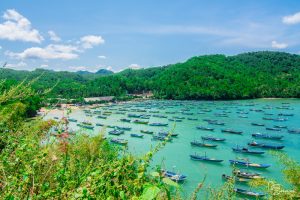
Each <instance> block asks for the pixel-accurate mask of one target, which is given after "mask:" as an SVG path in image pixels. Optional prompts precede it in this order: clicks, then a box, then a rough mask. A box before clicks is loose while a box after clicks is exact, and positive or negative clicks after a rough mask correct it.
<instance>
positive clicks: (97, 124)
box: [96, 123, 104, 126]
mask: <svg viewBox="0 0 300 200" xmlns="http://www.w3.org/2000/svg"><path fill="white" fill-rule="evenodd" d="M96 126H104V124H101V123H96Z"/></svg>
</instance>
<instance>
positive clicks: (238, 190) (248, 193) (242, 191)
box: [233, 188, 265, 198]
mask: <svg viewBox="0 0 300 200" xmlns="http://www.w3.org/2000/svg"><path fill="white" fill-rule="evenodd" d="M233 190H234V191H235V192H236V193H238V194H242V195H246V196H251V197H257V198H258V197H263V196H265V194H264V193H262V192H253V191H250V190H245V189H241V188H234V189H233Z"/></svg>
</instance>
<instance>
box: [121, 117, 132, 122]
mask: <svg viewBox="0 0 300 200" xmlns="http://www.w3.org/2000/svg"><path fill="white" fill-rule="evenodd" d="M120 121H121V122H130V121H131V120H130V119H126V118H122V119H120Z"/></svg>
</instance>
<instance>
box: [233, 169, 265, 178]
mask: <svg viewBox="0 0 300 200" xmlns="http://www.w3.org/2000/svg"><path fill="white" fill-rule="evenodd" d="M232 173H233V174H234V175H235V176H237V177H240V178H246V179H263V178H264V177H262V176H261V174H260V173H253V172H245V171H241V170H238V169H235V170H233V172H232Z"/></svg>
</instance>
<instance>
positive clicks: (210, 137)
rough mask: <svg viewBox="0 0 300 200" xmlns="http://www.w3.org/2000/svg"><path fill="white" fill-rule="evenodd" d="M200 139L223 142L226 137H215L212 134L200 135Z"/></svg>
mask: <svg viewBox="0 0 300 200" xmlns="http://www.w3.org/2000/svg"><path fill="white" fill-rule="evenodd" d="M201 138H202V140H210V141H215V142H223V141H225V140H226V139H225V138H216V137H213V136H201Z"/></svg>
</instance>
